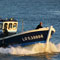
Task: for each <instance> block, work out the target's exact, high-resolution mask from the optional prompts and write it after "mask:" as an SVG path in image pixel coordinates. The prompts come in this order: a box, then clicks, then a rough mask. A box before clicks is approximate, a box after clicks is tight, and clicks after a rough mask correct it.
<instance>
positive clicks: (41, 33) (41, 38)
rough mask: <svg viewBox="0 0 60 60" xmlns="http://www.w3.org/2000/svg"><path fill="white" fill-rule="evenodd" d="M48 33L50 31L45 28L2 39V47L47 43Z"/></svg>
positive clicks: (0, 40)
mask: <svg viewBox="0 0 60 60" xmlns="http://www.w3.org/2000/svg"><path fill="white" fill-rule="evenodd" d="M48 32H49V29H47V28H43V29H36V30H31V31H27V32H23V33H18V34H14V35H11V36H6V37H2V38H0V47H2V46H9V45H14V44H20V45H21V46H27V45H30V44H35V43H38V42H40V43H46V40H47V36H48ZM52 33H53V32H52ZM52 33H51V35H52Z"/></svg>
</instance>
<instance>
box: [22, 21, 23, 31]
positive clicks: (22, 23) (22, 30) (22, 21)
mask: <svg viewBox="0 0 60 60" xmlns="http://www.w3.org/2000/svg"><path fill="white" fill-rule="evenodd" d="M22 32H23V20H22Z"/></svg>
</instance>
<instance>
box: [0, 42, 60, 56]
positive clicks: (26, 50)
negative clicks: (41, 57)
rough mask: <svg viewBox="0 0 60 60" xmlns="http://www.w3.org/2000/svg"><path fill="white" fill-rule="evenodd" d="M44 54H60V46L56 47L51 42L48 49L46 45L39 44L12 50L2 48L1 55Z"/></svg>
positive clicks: (12, 48) (0, 49)
mask: <svg viewBox="0 0 60 60" xmlns="http://www.w3.org/2000/svg"><path fill="white" fill-rule="evenodd" d="M47 48H48V49H47ZM44 52H47V53H53V52H60V44H58V45H57V46H56V45H55V44H54V43H51V42H49V44H48V47H46V44H44V43H37V44H33V45H30V46H26V47H21V46H18V47H10V48H0V53H3V54H13V55H29V54H36V53H44Z"/></svg>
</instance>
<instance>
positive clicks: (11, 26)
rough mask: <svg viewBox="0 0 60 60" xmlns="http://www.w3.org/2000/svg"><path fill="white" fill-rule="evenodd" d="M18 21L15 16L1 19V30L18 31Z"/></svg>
mask: <svg viewBox="0 0 60 60" xmlns="http://www.w3.org/2000/svg"><path fill="white" fill-rule="evenodd" d="M17 27H18V22H17V21H16V20H14V19H13V18H11V19H8V20H0V30H1V31H2V32H3V33H16V32H17Z"/></svg>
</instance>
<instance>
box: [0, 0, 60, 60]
mask: <svg viewBox="0 0 60 60" xmlns="http://www.w3.org/2000/svg"><path fill="white" fill-rule="evenodd" d="M11 17H14V18H15V19H17V20H18V23H19V25H18V33H19V32H22V21H23V31H28V30H33V29H35V28H36V26H37V25H38V24H39V23H40V22H41V21H42V22H43V27H50V26H51V25H52V26H53V27H54V28H55V30H56V32H55V34H53V36H52V38H51V39H50V42H49V44H48V49H47V48H46V44H44V43H43V44H41V43H37V44H34V45H31V46H27V47H21V46H19V45H18V46H17V47H13V46H11V47H10V48H8V47H7V48H2V47H1V48H0V60H28V59H29V60H49V59H50V60H59V59H60V32H59V31H60V0H0V18H3V19H6V18H11ZM46 52H47V53H46Z"/></svg>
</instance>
